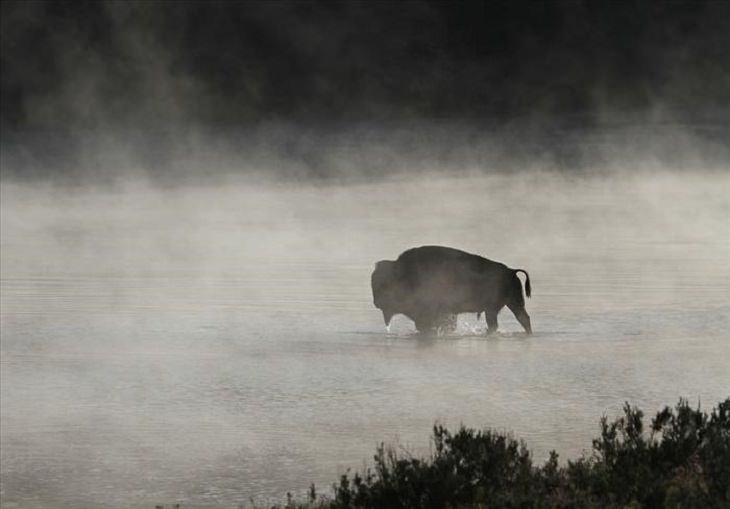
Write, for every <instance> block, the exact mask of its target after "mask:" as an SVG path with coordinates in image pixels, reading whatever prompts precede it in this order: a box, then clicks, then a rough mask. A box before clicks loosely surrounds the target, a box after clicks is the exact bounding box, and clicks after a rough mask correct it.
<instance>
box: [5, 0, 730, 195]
mask: <svg viewBox="0 0 730 509" xmlns="http://www.w3.org/2000/svg"><path fill="white" fill-rule="evenodd" d="M0 9H1V10H2V12H1V14H2V16H0V23H1V26H0V43H1V44H0V66H1V68H2V69H1V72H0V127H1V128H2V130H1V134H2V136H0V157H2V161H0V162H1V163H2V164H1V165H0V166H1V167H2V172H3V175H4V176H12V177H19V178H23V179H33V178H36V177H40V178H59V179H68V178H72V179H73V178H78V179H80V180H84V181H86V180H89V179H100V180H109V179H114V178H118V177H120V176H122V177H123V176H125V175H127V174H128V173H129V172H128V171H127V170H128V168H130V167H134V168H141V169H142V170H141V171H142V172H143V173H145V176H149V177H152V178H153V179H162V180H167V181H177V180H184V179H187V178H188V177H190V175H194V176H196V177H199V178H209V177H211V176H216V175H219V174H221V173H225V172H226V171H229V170H230V169H231V168H234V170H233V172H234V173H236V174H250V173H252V172H254V171H256V168H258V169H261V168H262V167H263V166H267V171H269V172H274V173H275V174H276V175H277V176H279V177H281V176H283V177H285V178H290V177H295V178H299V177H302V176H303V177H307V178H309V177H312V176H314V177H320V176H325V177H332V176H337V177H342V176H346V177H351V176H352V175H357V176H358V177H365V178H370V177H372V176H375V177H379V176H382V175H384V174H389V173H392V172H394V171H397V170H396V168H397V167H398V166H401V167H402V166H408V167H409V169H408V171H409V172H414V171H417V170H418V168H419V166H420V163H421V162H423V161H427V162H429V164H430V166H433V165H434V164H433V163H434V162H435V163H437V165H438V163H443V165H442V166H444V167H447V168H449V171H451V168H455V167H459V166H469V165H471V166H472V167H474V166H476V167H480V168H488V169H489V171H494V169H495V168H498V169H502V170H504V169H506V168H510V167H518V166H519V167H521V166H529V164H530V163H531V162H532V161H539V163H540V164H541V166H542V167H545V166H546V165H547V166H551V165H552V166H555V167H560V168H577V167H584V166H587V165H593V166H595V165H596V164H594V163H598V165H600V164H601V162H602V159H605V158H609V159H613V158H616V157H617V156H626V155H627V154H628V158H629V159H630V160H632V161H636V160H639V159H641V158H642V157H643V156H648V157H646V159H650V160H655V161H659V162H660V163H662V164H669V165H670V166H676V167H681V168H692V167H694V166H697V164H696V163H697V161H699V160H700V159H702V160H703V161H709V162H707V165H709V166H713V165H714V166H717V165H718V164H720V165H726V163H725V162H726V160H727V155H728V153H730V145H728V144H727V141H726V140H727V139H728V126H730V31H729V30H727V26H728V25H729V24H730V2H719V1H712V0H706V1H700V0H691V1H689V0H688V1H671V2H649V1H645V0H627V1H621V2H593V1H588V0H584V1H578V0H576V1H565V2H556V1H549V0H531V1H467V0H463V1H457V2H441V1H428V0H421V1H411V2H360V1H337V2H333V1H324V0H310V1H303V2H299V1H276V2H274V1H240V2H236V1H232V0H226V1H215V0H211V1H192V0H191V1H180V2H169V1H152V0H144V1H141V0H140V1H124V2H122V1H113V0H107V1H97V0H88V1H66V0H53V1H26V0H17V1H16V0H5V1H3V2H0ZM625 126H629V127H630V129H628V130H625V129H623V128H624V127H625ZM637 126H640V130H641V132H638V133H637V132H636V127H637ZM667 126H669V129H671V132H666V131H665V129H666V128H667ZM606 128H608V129H609V130H612V129H613V131H610V132H608V133H606V132H605V131H603V129H606ZM616 128H618V129H619V130H618V131H616V130H615V129H616ZM642 129H643V130H642ZM617 132H618V135H617ZM576 133H577V134H576ZM616 136H617V137H616ZM626 144H628V145H629V146H628V147H627V146H624V145H626ZM616 147H618V148H616ZM636 148H638V149H640V151H642V152H644V153H642V154H634V149H636ZM646 152H648V154H646ZM181 162H183V164H181ZM358 163H361V164H359V166H358ZM703 164H704V163H703ZM185 165H187V169H186V168H185V167H184V166H185ZM223 167H227V168H228V169H222V168H223ZM203 168H204V169H203Z"/></svg>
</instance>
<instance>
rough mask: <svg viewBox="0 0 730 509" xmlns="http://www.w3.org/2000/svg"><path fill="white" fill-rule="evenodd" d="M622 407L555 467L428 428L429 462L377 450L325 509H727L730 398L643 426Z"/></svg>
mask: <svg viewBox="0 0 730 509" xmlns="http://www.w3.org/2000/svg"><path fill="white" fill-rule="evenodd" d="M643 417H644V414H643V412H642V411H641V410H639V409H637V408H634V407H632V406H630V405H629V404H626V405H625V406H624V415H623V416H622V417H620V418H618V419H616V420H614V421H613V422H609V421H608V419H606V418H605V417H604V418H603V419H601V424H600V425H601V436H600V437H599V438H597V439H595V440H594V441H593V454H592V455H591V456H589V457H587V458H581V459H578V460H576V461H570V462H568V464H567V465H566V466H564V467H561V466H560V465H559V463H558V455H557V454H556V453H555V452H552V453H551V454H550V458H549V459H548V460H547V462H545V464H544V465H542V466H536V465H534V464H533V462H532V457H531V455H530V453H529V451H528V450H527V448H526V447H525V445H524V443H522V442H521V441H518V440H515V439H513V438H511V437H510V436H507V435H504V434H500V433H496V432H493V431H489V430H487V431H475V430H473V429H468V428H465V427H461V428H460V429H459V430H458V431H457V432H456V433H451V432H449V431H448V430H447V429H445V428H444V427H442V426H435V427H434V430H433V442H434V453H433V454H432V456H431V457H430V458H426V459H422V458H413V457H404V456H402V455H399V454H398V453H397V452H396V451H395V450H394V449H393V448H390V447H385V446H383V445H381V446H380V447H379V448H378V450H377V453H376V455H375V458H374V459H375V464H374V467H372V468H371V469H368V470H367V471H365V472H364V473H362V474H361V473H355V474H354V475H352V476H350V475H349V473H348V474H345V475H343V476H342V477H341V479H340V482H339V484H338V485H335V486H334V498H333V499H332V500H329V501H326V502H325V501H322V500H320V501H319V502H318V503H317V506H318V507H329V508H331V509H369V508H373V509H416V508H422V509H437V508H490V509H500V508H505V509H506V508H525V509H527V508H593V507H595V508H599V507H600V508H625V507H630V508H654V507H671V508H683V509H684V508H695V507H696V508H700V507H702V508H727V507H730V398H728V399H726V400H725V401H723V402H721V403H720V404H719V405H718V407H717V408H716V409H713V411H712V412H711V413H710V415H707V414H705V413H703V412H701V411H700V410H699V408H698V409H697V410H694V409H692V408H691V407H690V406H689V404H688V402H687V401H686V400H680V401H679V403H678V404H677V406H676V407H675V408H674V409H671V408H668V407H667V408H665V409H664V410H662V411H661V412H659V413H658V414H657V415H656V417H655V418H654V419H652V421H651V426H650V430H649V431H648V432H647V431H646V430H645V426H644V419H643Z"/></svg>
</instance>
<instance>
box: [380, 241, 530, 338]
mask: <svg viewBox="0 0 730 509" xmlns="http://www.w3.org/2000/svg"><path fill="white" fill-rule="evenodd" d="M518 272H522V273H523V274H524V275H525V278H526V279H525V294H526V295H527V296H528V297H530V293H531V291H532V290H531V287H530V276H529V274H527V272H526V271H525V270H522V269H511V268H509V267H507V266H506V265H504V264H502V263H499V262H494V261H492V260H487V259H486V258H483V257H481V256H478V255H474V254H471V253H467V252H465V251H460V250H458V249H453V248H450V247H442V246H422V247H415V248H412V249H409V250H407V251H404V252H403V253H401V255H400V256H399V257H398V259H396V260H395V261H392V260H381V261H379V262H377V263H376V264H375V270H374V271H373V274H372V277H371V284H372V289H373V304H375V307H376V308H378V309H380V310H381V311H382V312H383V320H384V321H385V325H386V326H388V325H389V324H390V320H391V319H392V318H393V316H394V315H396V314H399V313H400V314H403V315H405V316H407V317H408V318H410V319H411V320H413V321H414V322H415V324H416V329H418V330H419V331H420V332H429V331H433V330H435V329H439V328H451V329H453V328H454V327H455V326H456V315H458V314H459V313H477V318H478V317H479V314H480V313H482V312H483V313H484V314H485V317H486V320H487V333H488V334H489V333H492V332H494V331H496V330H497V314H498V313H499V311H500V310H501V309H502V308H503V307H504V306H507V307H508V308H509V309H510V310H511V311H512V313H514V315H515V317H516V318H517V320H518V321H519V322H520V324H521V325H522V327H524V329H525V331H526V332H527V333H528V334H531V333H532V326H531V324H530V316H529V315H528V314H527V311H525V299H524V297H523V296H522V282H521V281H520V279H519V278H518V277H517V273H518Z"/></svg>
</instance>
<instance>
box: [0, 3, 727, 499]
mask: <svg viewBox="0 0 730 509" xmlns="http://www.w3.org/2000/svg"><path fill="white" fill-rule="evenodd" d="M1 19H2V29H1V31H0V33H1V39H2V40H1V42H2V73H0V92H2V94H1V99H2V100H1V103H2V108H1V109H0V114H1V115H0V120H1V122H0V127H1V128H2V130H1V132H0V184H1V186H0V251H1V252H2V256H0V274H1V285H0V339H1V341H0V357H1V362H2V370H0V375H1V377H2V380H1V382H2V383H1V384H0V403H1V411H0V430H1V432H0V439H1V441H2V446H1V447H0V460H1V461H0V467H1V471H2V481H1V486H0V497H1V501H2V504H3V506H5V505H8V507H12V506H17V507H45V506H49V505H52V506H54V507H80V506H91V505H93V506H94V507H150V506H152V505H154V504H159V503H165V504H170V503H182V504H184V506H186V507H190V506H193V507H195V506H200V507H204V506H210V505H223V506H227V507H235V506H237V505H238V504H243V503H248V501H249V500H250V499H253V500H254V501H256V502H257V503H281V502H283V501H284V495H285V493H286V492H287V491H291V492H292V493H294V494H296V495H303V494H304V492H305V491H306V489H307V488H308V487H309V485H310V483H312V482H314V483H316V484H317V486H318V487H321V488H322V491H324V492H326V489H327V487H329V486H330V485H331V483H332V482H334V481H335V480H336V479H337V478H338V476H339V475H341V474H342V473H344V472H345V471H346V470H347V469H348V468H356V469H357V468H359V467H360V466H362V465H363V464H367V462H368V461H369V458H371V453H372V450H373V446H374V445H375V444H377V443H380V442H382V441H386V442H389V441H390V442H395V443H397V444H400V445H401V446H402V447H404V448H406V449H407V450H409V451H413V452H414V453H415V454H418V453H428V451H429V443H428V441H427V437H428V436H429V433H430V430H431V427H432V425H433V424H434V422H440V423H444V424H447V425H453V426H456V425H459V424H460V423H464V424H466V425H469V426H474V427H477V428H484V427H489V428H493V429H498V430H509V431H511V432H513V433H514V434H515V436H517V437H520V438H524V439H525V440H527V441H528V443H529V445H530V447H531V448H532V451H533V454H534V455H535V458H536V459H537V460H543V459H545V458H547V456H548V453H549V451H550V450H551V449H553V448H555V449H556V450H557V451H558V452H559V453H560V454H561V458H563V459H564V460H565V459H570V458H574V457H577V456H578V455H579V454H581V452H582V451H584V450H586V449H588V448H589V447H590V440H591V437H593V436H594V435H595V431H596V430H597V417H598V416H600V415H609V416H613V415H617V414H618V412H619V411H620V408H621V406H622V405H623V403H624V401H629V402H631V403H632V404H637V405H639V406H641V407H642V408H646V409H648V410H649V411H651V410H652V409H655V408H657V409H658V408H660V407H661V406H663V405H666V404H671V403H673V402H675V401H676V400H677V398H678V397H686V398H689V400H690V401H691V402H695V401H696V402H701V403H702V405H703V406H704V405H705V404H707V407H708V408H709V406H711V405H712V404H713V403H714V402H716V401H718V400H720V399H721V398H724V397H726V396H727V388H728V387H730V375H728V373H727V369H726V366H725V364H726V359H727V358H729V357H730V346H729V344H728V341H727V339H728V336H727V330H728V326H729V325H730V300H729V299H728V295H730V266H729V265H728V263H727V260H728V259H730V236H729V235H728V217H730V193H728V190H730V173H729V172H728V164H729V163H728V162H729V161H730V144H729V143H728V142H727V140H729V139H730V128H729V127H728V126H730V122H729V120H730V118H729V117H728V113H729V112H728V106H727V105H728V104H730V96H729V95H728V94H730V81H729V80H730V72H729V68H728V66H727V61H728V60H727V48H730V42H728V32H727V30H726V27H727V22H728V21H730V12H728V5H727V4H725V3H723V2H686V3H685V2H676V3H671V4H667V5H664V4H644V3H642V2H626V3H623V4H621V5H615V4H613V5H610V6H596V5H594V4H593V3H590V2H574V3H554V2H527V3H521V2H517V3H515V2H509V3H500V2H490V3H482V2H461V3H453V4H443V3H438V2H414V3H411V4H409V5H408V8H407V9H403V8H400V7H396V6H395V5H390V4H387V3H381V4H376V5H374V6H372V7H371V6H369V5H367V4H363V3H358V2H341V3H335V4H330V3H328V2H301V3H300V2H291V3H289V2H245V3H233V2H205V3H202V2H184V3H179V4H175V8H174V9H173V8H170V4H169V3H166V2H88V3H73V4H72V3H67V2H11V1H8V2H3V3H2V17H1ZM431 244H437V245H444V246H452V247H456V248H459V249H463V250H466V251H469V252H472V253H477V254H480V255H483V256H485V257H487V258H490V259H492V260H496V261H500V262H504V263H506V264H507V265H509V266H511V267H523V268H525V269H526V270H528V271H529V273H530V278H531V280H532V285H533V296H532V298H531V299H529V300H528V301H527V310H528V311H529V313H530V316H531V317H532V323H533V329H534V331H535V334H534V335H533V336H531V337H527V336H525V335H524V334H523V333H522V332H521V327H520V326H519V324H518V323H517V322H516V320H515V319H514V317H512V316H511V314H510V313H508V312H502V313H501V314H500V329H499V332H498V333H497V334H495V335H493V336H489V337H487V336H486V324H485V323H484V319H483V318H482V320H481V321H478V320H477V318H476V316H471V315H468V314H463V315H460V316H459V320H458V326H457V329H456V330H455V331H454V332H452V333H450V334H445V335H441V336H428V335H420V334H416V331H415V328H414V325H413V323H412V322H411V321H410V320H408V319H407V318H406V317H404V316H402V315H398V316H396V317H395V318H394V320H393V324H392V327H391V330H390V331H389V332H386V331H385V329H384V327H383V322H382V317H381V313H380V311H379V310H378V309H376V308H375V307H374V306H373V301H372V291H371V288H370V274H371V272H372V270H373V268H374V264H375V263H376V262H377V261H378V260H383V259H394V258H395V257H397V256H398V254H400V253H401V252H402V251H404V250H405V249H408V248H411V247H414V246H420V245H431Z"/></svg>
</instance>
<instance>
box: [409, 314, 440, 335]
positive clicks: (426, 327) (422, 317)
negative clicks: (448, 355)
mask: <svg viewBox="0 0 730 509" xmlns="http://www.w3.org/2000/svg"><path fill="white" fill-rule="evenodd" d="M413 321H414V322H415V324H416V330H418V332H431V331H432V330H433V329H434V328H435V321H434V319H433V317H432V316H431V315H429V314H426V313H419V314H418V315H416V316H414V317H413Z"/></svg>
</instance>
